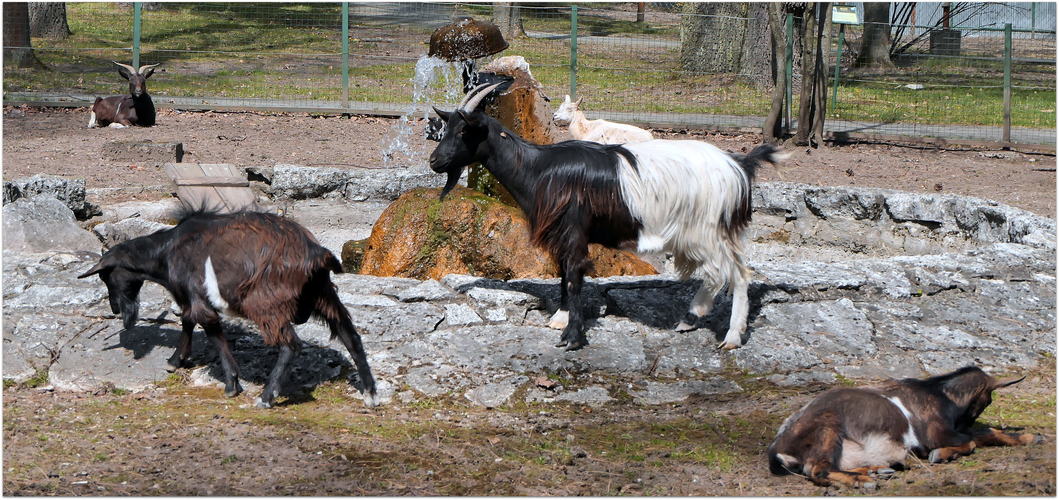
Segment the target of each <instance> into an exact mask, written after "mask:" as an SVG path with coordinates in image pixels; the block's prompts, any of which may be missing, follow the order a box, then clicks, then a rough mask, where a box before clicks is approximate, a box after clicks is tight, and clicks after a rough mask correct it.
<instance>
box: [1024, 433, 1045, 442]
mask: <svg viewBox="0 0 1059 500" xmlns="http://www.w3.org/2000/svg"><path fill="white" fill-rule="evenodd" d="M1019 441H1020V442H1022V444H1041V443H1044V436H1042V435H1040V434H1023V435H1021V436H1019Z"/></svg>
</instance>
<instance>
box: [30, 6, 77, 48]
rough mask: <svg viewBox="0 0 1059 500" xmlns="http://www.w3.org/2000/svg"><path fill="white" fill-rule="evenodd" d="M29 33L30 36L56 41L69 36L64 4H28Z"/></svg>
mask: <svg viewBox="0 0 1059 500" xmlns="http://www.w3.org/2000/svg"><path fill="white" fill-rule="evenodd" d="M29 33H30V35H31V36H36V37H41V38H53V39H58V40H63V39H66V38H67V37H69V36H70V34H71V32H70V25H69V24H67V22H66V3H65V2H30V3H29Z"/></svg>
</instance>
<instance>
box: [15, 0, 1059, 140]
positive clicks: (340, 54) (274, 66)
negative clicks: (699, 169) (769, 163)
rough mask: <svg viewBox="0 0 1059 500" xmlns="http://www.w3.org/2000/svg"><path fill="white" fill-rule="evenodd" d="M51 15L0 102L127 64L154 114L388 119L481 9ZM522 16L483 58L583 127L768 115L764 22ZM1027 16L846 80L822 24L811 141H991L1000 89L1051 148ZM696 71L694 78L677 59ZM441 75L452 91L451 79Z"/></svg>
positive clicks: (718, 122) (1048, 41)
mask: <svg viewBox="0 0 1059 500" xmlns="http://www.w3.org/2000/svg"><path fill="white" fill-rule="evenodd" d="M66 5H67V18H68V22H69V25H70V28H71V31H72V32H73V34H72V35H71V36H70V37H69V38H66V39H64V40H55V39H48V38H34V39H33V41H32V43H33V49H34V53H35V54H36V56H37V58H38V59H39V60H40V61H41V62H42V63H43V64H44V65H45V68H44V69H38V68H25V69H22V68H13V67H5V68H4V92H5V95H4V101H5V103H6V104H11V103H15V102H18V101H20V100H35V101H37V102H40V101H41V100H42V99H43V98H44V97H47V96H50V98H51V99H52V100H53V101H62V100H66V101H72V102H74V103H85V100H88V99H91V97H92V96H94V95H107V94H117V93H121V92H123V91H124V89H125V85H124V81H123V80H122V79H121V78H120V77H119V76H118V75H117V73H116V71H114V67H113V65H112V64H111V63H110V61H112V60H113V61H124V62H128V61H132V60H134V59H138V61H137V62H138V64H141V65H143V64H154V63H162V66H160V67H159V70H158V71H156V73H155V75H154V76H153V77H152V78H151V80H150V81H149V85H148V86H149V88H150V92H151V94H152V95H153V96H154V98H155V101H156V102H157V103H158V104H159V105H161V106H166V105H171V106H180V107H185V108H196V107H197V108H256V109H279V110H301V111H320V112H338V111H342V112H357V113H382V114H391V115H400V114H404V113H407V112H409V110H411V109H415V108H413V107H411V106H412V104H413V103H414V102H415V101H417V100H418V101H420V103H421V104H424V106H421V108H422V109H425V104H426V103H428V102H429V100H430V99H438V98H444V99H454V98H455V97H457V96H455V95H454V94H452V93H451V92H442V93H437V92H432V93H428V95H427V97H426V98H424V96H423V95H417V93H419V94H421V93H422V91H436V90H438V87H442V86H446V85H451V81H450V82H449V83H446V80H445V79H441V80H435V81H432V82H427V83H426V87H427V88H425V89H421V88H418V87H417V85H416V83H415V80H416V77H417V75H416V68H417V63H420V64H419V65H418V67H419V68H420V69H422V68H423V67H424V66H423V64H422V60H423V58H424V57H425V54H426V52H427V41H428V40H429V37H430V34H431V32H433V30H434V29H436V28H437V27H439V26H442V25H444V24H447V23H449V22H451V21H452V19H453V17H454V16H458V15H469V16H473V17H475V18H478V19H491V18H492V17H493V15H494V12H493V5H494V4H484V3H475V4H469V3H411V2H409V3H348V4H343V3H307V4H288V3H283V4H280V3H143V4H136V3H73V2H71V3H67V4H66ZM531 5H533V6H522V7H520V14H521V23H522V29H521V30H520V31H519V33H518V35H517V36H512V37H509V39H508V41H509V43H510V47H509V48H508V49H507V50H506V51H504V52H503V53H501V54H500V55H522V56H524V57H525V58H526V59H527V61H528V62H529V63H530V66H531V71H532V72H533V75H534V76H535V77H536V78H537V79H538V80H540V82H541V83H542V84H543V85H544V92H545V93H546V94H547V95H548V96H550V97H551V98H552V99H553V100H561V99H562V96H563V94H571V93H576V94H577V95H579V96H583V97H584V98H585V101H584V104H583V108H584V109H585V110H586V111H587V112H588V114H589V116H590V117H606V118H612V119H619V120H624V121H627V122H633V123H646V124H651V125H662V126H670V127H748V128H754V127H760V126H761V124H762V122H763V117H764V116H765V114H766V113H767V112H768V109H769V105H770V101H771V96H770V90H769V89H768V83H769V82H770V80H771V76H770V74H771V73H770V71H771V69H770V64H771V63H770V62H769V55H770V54H771V52H770V50H771V49H769V47H768V40H767V38H766V39H764V40H763V39H762V36H761V34H762V33H765V34H767V33H768V31H767V19H765V18H764V16H761V15H754V14H752V13H748V14H744V15H705V14H698V13H696V12H697V11H695V9H694V8H689V7H688V6H686V5H684V4H679V3H664V4H662V3H658V4H654V3H648V4H646V9H645V10H644V12H643V13H642V15H638V13H637V11H636V4H635V3H592V4H583V5H580V6H576V7H575V6H571V5H569V4H554V5H544V6H542V4H531ZM1024 5H1025V4H1024ZM1045 10H1046V9H1041V11H1040V12H1038V11H1035V15H1036V16H1037V17H1038V18H1042V17H1043V18H1047V16H1049V15H1050V16H1051V19H1050V20H1047V19H1040V20H1039V21H1035V26H1034V29H1033V32H1032V33H1030V32H1023V31H1020V30H1012V32H1011V34H1010V47H1011V49H1010V51H1008V52H1005V36H1004V35H1005V33H1004V31H1003V30H1002V29H1001V30H999V31H998V30H997V29H995V28H978V27H975V28H970V29H961V30H959V31H960V36H959V38H958V39H957V40H958V41H959V44H960V46H959V48H958V51H956V52H954V51H952V50H950V51H949V52H945V53H938V49H937V47H934V48H932V47H931V46H930V37H929V36H927V37H926V38H924V39H923V40H921V41H920V42H919V43H917V44H913V45H912V46H910V47H909V48H908V49H907V50H906V51H905V52H904V54H903V55H901V56H899V57H898V58H897V59H896V60H895V63H896V67H895V69H893V70H889V71H886V72H884V73H880V72H875V73H872V72H870V71H864V70H859V69H856V68H855V65H854V61H855V58H856V55H857V53H858V49H859V43H860V38H861V36H862V33H863V27H862V26H850V27H847V28H846V29H845V30H844V32H843V33H842V37H841V38H844V40H843V46H842V49H841V51H842V54H841V58H840V59H839V43H838V41H839V39H840V37H839V33H838V27H837V26H836V27H834V28H833V30H832V36H831V37H830V49H831V50H830V53H831V67H832V68H834V66H835V62H836V61H839V62H840V64H839V65H838V66H839V71H838V72H837V73H836V74H834V75H829V76H830V78H831V79H832V88H831V90H829V92H831V93H832V94H834V96H833V97H834V99H831V98H832V95H829V112H828V120H829V123H828V125H827V128H828V129H829V130H832V131H866V132H872V133H878V134H888V135H904V136H910V137H923V136H937V137H948V138H957V139H972V140H985V141H1001V140H1003V130H1002V129H1003V126H1004V88H1005V81H1009V82H1010V92H1011V99H1010V114H1011V123H1012V133H1011V139H1012V141H1013V142H1022V143H1028V144H1045V145H1053V146H1054V144H1055V81H1056V79H1055V32H1054V31H1042V30H1041V29H1040V28H1039V26H1054V25H1055V21H1054V16H1055V11H1054V9H1051V10H1050V11H1048V12H1050V14H1049V13H1048V12H1044V11H1045ZM344 12H346V13H347V14H346V15H345V16H344V15H343V14H344ZM1042 12H1044V13H1043V14H1042ZM641 16H642V18H641ZM344 19H345V20H346V21H347V22H346V23H344V22H343V20H344ZM575 19H576V22H574V20H575ZM706 21H708V22H709V26H711V27H712V28H711V29H722V30H731V32H732V33H734V34H735V35H733V37H742V38H736V39H735V40H736V41H729V42H728V44H727V45H724V42H721V41H717V37H714V38H713V39H712V40H713V41H709V37H704V38H703V39H702V40H701V41H700V40H696V41H695V42H690V41H689V40H693V39H695V38H694V35H693V32H694V30H695V29H697V28H696V26H702V25H703V24H704V22H706ZM6 22H8V20H7V19H5V23H6ZM926 29H927V28H926V27H919V28H915V29H913V30H906V31H913V32H914V31H916V30H919V31H922V30H926ZM137 33H138V36H136V34H137ZM722 38H723V37H722ZM737 42H738V43H737ZM695 44H698V45H695ZM710 44H716V46H715V45H710ZM733 46H734V47H735V48H734V49H733ZM950 49H951V47H950ZM732 50H741V51H742V54H741V61H742V62H740V63H738V64H735V65H732V66H731V67H728V68H720V69H718V68H717V67H715V66H716V65H713V66H711V64H709V63H712V62H715V61H712V60H710V59H711V58H712V56H711V54H714V53H719V52H722V51H732ZM1006 54H1010V55H1009V56H1008V57H1007V58H1005V56H1006ZM696 58H697V59H698V65H696V64H695V63H692V62H689V61H692V60H695V59H696ZM736 59H739V58H738V57H737V58H736ZM1005 61H1008V63H1007V64H1006V63H1005ZM483 63H484V61H483ZM704 63H705V64H704ZM1008 64H1009V65H1010V71H1009V72H1007V73H1005V66H1006V65H1008ZM700 66H705V67H704V68H703V67H700ZM446 71H449V73H448V74H449V75H450V77H449V80H452V77H451V72H452V71H453V70H451V69H450V70H446ZM1005 74H1007V75H1008V76H1007V80H1005ZM419 76H420V77H422V75H419ZM420 80H422V78H420ZM422 83H423V82H420V84H422ZM795 88H797V85H796V86H795ZM438 96H441V97H438Z"/></svg>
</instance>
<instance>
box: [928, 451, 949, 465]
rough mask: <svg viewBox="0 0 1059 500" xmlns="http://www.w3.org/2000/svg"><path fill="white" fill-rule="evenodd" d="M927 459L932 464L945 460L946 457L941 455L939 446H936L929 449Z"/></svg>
mask: <svg viewBox="0 0 1059 500" xmlns="http://www.w3.org/2000/svg"><path fill="white" fill-rule="evenodd" d="M927 461H928V462H930V463H932V464H940V463H942V462H944V461H946V459H945V458H944V457H942V456H941V448H938V449H936V450H931V452H930V455H929V456H928V457H927Z"/></svg>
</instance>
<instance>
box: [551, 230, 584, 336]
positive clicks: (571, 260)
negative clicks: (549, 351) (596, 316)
mask: <svg viewBox="0 0 1059 500" xmlns="http://www.w3.org/2000/svg"><path fill="white" fill-rule="evenodd" d="M587 257H588V248H587V245H585V246H580V247H578V248H575V249H572V250H569V251H567V252H566V253H565V255H563V257H562V258H563V259H565V260H564V264H563V274H564V276H565V277H566V286H565V288H566V292H567V306H568V308H569V309H568V310H567V312H568V317H569V322H567V324H566V328H564V329H563V335H562V337H560V338H559V343H558V344H557V345H556V347H563V346H566V350H567V351H576V350H578V349H581V348H582V347H584V346H586V345H588V338H587V337H585V320H584V314H585V311H584V304H582V302H581V287H582V285H583V284H584V280H585V271H586V266H587Z"/></svg>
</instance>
